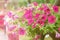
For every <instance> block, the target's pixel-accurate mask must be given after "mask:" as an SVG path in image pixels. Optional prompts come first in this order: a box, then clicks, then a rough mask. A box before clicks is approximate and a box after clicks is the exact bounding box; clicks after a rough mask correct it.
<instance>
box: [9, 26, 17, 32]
mask: <svg viewBox="0 0 60 40" xmlns="http://www.w3.org/2000/svg"><path fill="white" fill-rule="evenodd" d="M15 28H16V25H12V26H10V27H9V28H8V30H9V31H13V30H14V29H15Z"/></svg>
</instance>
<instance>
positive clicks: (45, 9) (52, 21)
mask: <svg viewBox="0 0 60 40" xmlns="http://www.w3.org/2000/svg"><path fill="white" fill-rule="evenodd" d="M33 5H34V7H33V8H29V9H27V10H25V13H24V15H23V18H24V19H25V20H26V21H25V22H27V25H28V26H29V27H28V29H29V32H31V34H32V32H33V31H34V32H35V31H37V33H36V32H35V34H34V35H38V34H40V33H42V32H43V34H46V33H48V32H51V31H52V32H56V30H60V26H58V25H59V20H60V19H59V18H60V17H59V15H60V14H59V7H58V6H56V5H53V6H51V7H49V6H48V5H46V4H42V5H40V6H39V5H38V3H36V2H34V3H33ZM32 9H33V10H32ZM25 24H26V23H25ZM37 28H38V29H40V30H37ZM54 28H56V29H54ZM51 29H52V30H51ZM41 31H42V32H41ZM29 34H30V33H29ZM32 35H33V34H32Z"/></svg>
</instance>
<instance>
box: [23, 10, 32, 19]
mask: <svg viewBox="0 0 60 40" xmlns="http://www.w3.org/2000/svg"><path fill="white" fill-rule="evenodd" d="M32 16H33V15H32V10H31V9H29V10H26V11H25V14H24V16H23V17H24V18H26V19H30V18H32Z"/></svg>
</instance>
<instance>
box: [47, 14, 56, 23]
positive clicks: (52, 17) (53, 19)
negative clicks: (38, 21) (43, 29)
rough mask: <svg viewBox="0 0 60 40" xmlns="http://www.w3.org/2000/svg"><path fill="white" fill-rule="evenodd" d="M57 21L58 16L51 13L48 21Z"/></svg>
mask: <svg viewBox="0 0 60 40" xmlns="http://www.w3.org/2000/svg"><path fill="white" fill-rule="evenodd" d="M55 21H56V17H55V16H54V15H51V16H49V17H48V22H49V23H51V24H53V23H55Z"/></svg>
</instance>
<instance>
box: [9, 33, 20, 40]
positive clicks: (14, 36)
mask: <svg viewBox="0 0 60 40" xmlns="http://www.w3.org/2000/svg"><path fill="white" fill-rule="evenodd" d="M8 40H19V35H18V34H16V33H10V34H8Z"/></svg>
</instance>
